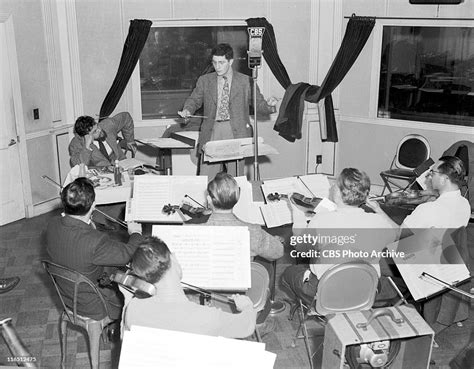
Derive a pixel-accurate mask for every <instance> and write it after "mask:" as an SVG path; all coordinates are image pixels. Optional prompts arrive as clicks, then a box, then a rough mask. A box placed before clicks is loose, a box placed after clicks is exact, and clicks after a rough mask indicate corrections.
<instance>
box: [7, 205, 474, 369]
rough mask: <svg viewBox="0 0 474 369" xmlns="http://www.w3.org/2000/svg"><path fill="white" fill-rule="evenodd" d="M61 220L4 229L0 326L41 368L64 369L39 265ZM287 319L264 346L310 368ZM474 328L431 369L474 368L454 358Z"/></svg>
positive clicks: (79, 348)
mask: <svg viewBox="0 0 474 369" xmlns="http://www.w3.org/2000/svg"><path fill="white" fill-rule="evenodd" d="M56 214H59V211H55V212H52V213H48V214H45V215H42V216H39V217H36V218H32V219H23V220H21V221H18V222H15V223H12V224H9V225H6V226H3V227H0V276H1V277H8V276H20V277H21V282H20V284H19V285H18V286H17V287H16V288H15V289H14V290H13V291H11V292H9V293H6V294H2V295H0V320H1V319H5V318H8V317H11V318H13V322H14V324H15V327H16V331H17V333H18V335H19V336H20V337H21V339H22V341H23V342H24V343H25V345H26V346H27V347H28V350H29V351H30V353H31V354H32V356H34V357H35V358H36V361H37V364H38V367H40V368H59V367H60V346H59V340H58V314H59V301H58V300H57V298H56V295H55V291H54V290H53V287H52V285H51V282H50V280H49V279H48V277H47V276H46V274H45V272H44V271H43V268H42V266H41V263H40V260H41V259H43V258H46V254H45V248H44V247H45V245H44V242H43V239H42V231H43V230H44V229H45V227H46V224H47V222H48V220H49V219H50V218H51V217H52V216H54V215H56ZM115 236H117V237H121V234H119V233H116V234H115ZM285 261H287V260H283V262H279V264H278V267H277V274H278V275H280V274H281V273H282V271H283V270H284V269H285V267H286V266H287V265H288V264H287V263H285ZM276 294H277V298H283V297H284V295H283V293H282V292H281V291H280V290H279V289H278V288H277V293H276ZM471 310H472V309H471ZM287 318H288V308H287V309H286V311H285V312H283V313H280V314H278V315H275V316H274V317H270V318H269V319H270V320H272V321H273V322H272V324H271V325H272V327H273V328H272V329H271V331H270V332H269V333H268V334H266V335H265V336H264V337H263V341H264V342H265V343H266V345H267V350H269V351H272V352H274V353H276V354H277V360H276V364H275V368H282V369H283V368H307V367H309V365H308V361H307V356H306V351H305V348H304V344H303V341H302V340H299V341H298V342H297V346H296V347H292V341H293V336H294V333H295V331H296V327H297V321H298V320H297V318H295V320H294V321H292V322H290V321H289V320H288V319H287ZM312 327H313V329H312V331H313V333H315V334H316V335H320V337H319V338H315V339H314V344H315V345H319V343H320V342H321V340H322V337H323V336H322V335H323V329H322V328H321V327H320V326H317V325H312ZM473 327H474V323H473V318H472V314H471V318H470V320H469V321H467V322H465V323H464V324H463V326H462V327H458V326H456V325H454V326H452V327H450V328H448V329H446V330H445V331H443V333H442V334H440V335H438V336H437V337H436V340H437V342H438V344H439V346H440V347H439V348H435V349H433V354H432V359H433V360H434V361H435V364H434V365H432V366H430V368H440V369H444V368H456V369H461V368H463V369H464V368H466V369H467V368H474V364H473V362H474V361H472V360H473V357H472V356H474V347H473V348H472V350H471V351H470V354H471V356H470V360H471V361H470V362H469V363H467V362H464V363H463V364H460V366H454V362H453V358H454V357H456V355H457V354H458V353H459V352H460V351H461V349H462V348H463V347H464V346H466V345H467V344H468V343H469V340H471V341H473V337H474V335H473V334H472V331H473ZM10 356H11V354H10V352H9V351H8V348H7V347H6V345H5V344H4V342H2V341H0V365H6V366H8V365H10V366H14V363H12V362H8V357H10ZM118 358H119V347H118V345H114V344H110V343H103V342H102V343H101V356H100V364H101V368H116V367H117V363H118ZM320 360H321V355H319V356H318V355H317V356H316V357H315V362H316V364H317V363H318V362H320ZM204 363H205V362H203V364H204ZM196 367H201V366H200V365H199V362H197V364H196ZM67 368H78V369H79V368H81V369H82V368H90V363H89V356H88V350H87V344H86V341H85V339H84V336H83V335H82V333H81V332H77V331H74V330H72V329H69V333H68V350H67ZM407 369H411V368H407Z"/></svg>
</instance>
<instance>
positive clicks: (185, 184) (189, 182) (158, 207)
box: [131, 175, 207, 223]
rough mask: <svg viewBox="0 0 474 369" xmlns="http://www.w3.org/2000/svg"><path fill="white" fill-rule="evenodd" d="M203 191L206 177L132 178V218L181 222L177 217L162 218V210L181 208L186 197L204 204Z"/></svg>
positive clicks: (147, 176)
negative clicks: (178, 206)
mask: <svg viewBox="0 0 474 369" xmlns="http://www.w3.org/2000/svg"><path fill="white" fill-rule="evenodd" d="M206 188H207V176H154V175H143V176H135V178H134V185H133V199H132V204H131V210H132V213H131V216H132V218H133V219H134V220H135V221H157V222H170V223H171V222H182V219H181V217H180V216H179V214H178V213H174V214H171V215H168V214H163V212H162V210H163V206H164V205H167V204H171V205H180V204H181V203H182V202H183V201H184V200H186V199H185V195H188V196H190V197H192V198H193V199H195V200H196V201H198V202H199V203H201V204H204V202H205V193H206V192H205V191H206ZM192 205H193V206H195V205H196V204H192Z"/></svg>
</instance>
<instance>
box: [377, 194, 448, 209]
mask: <svg viewBox="0 0 474 369" xmlns="http://www.w3.org/2000/svg"><path fill="white" fill-rule="evenodd" d="M438 197H439V193H438V191H436V190H419V191H418V190H410V191H399V192H391V193H389V194H387V195H385V196H381V197H378V198H375V199H374V200H376V201H378V200H383V201H384V202H385V204H386V205H419V204H422V203H424V202H428V201H434V200H436V199H437V198H438Z"/></svg>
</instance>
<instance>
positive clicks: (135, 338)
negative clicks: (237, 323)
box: [119, 325, 276, 369]
mask: <svg viewBox="0 0 474 369" xmlns="http://www.w3.org/2000/svg"><path fill="white" fill-rule="evenodd" d="M183 348H186V350H185V353H186V354H185V355H183V352H184V351H183ZM236 353H238V354H236ZM275 359H276V354H274V353H271V352H268V351H265V344H264V343H260V342H250V341H243V340H235V339H229V338H223V337H213V336H205V335H200V334H194V333H187V332H179V331H170V330H164V329H157V328H147V327H140V326H135V325H134V326H132V327H131V330H130V331H125V332H124V337H123V342H122V349H121V353H120V363H119V369H129V368H130V369H132V368H133V369H137V368H150V369H151V368H165V369H168V368H177V369H178V368H193V367H196V360H205V366H206V368H210V369H213V368H214V369H215V368H219V369H220V368H235V369H240V368H254V369H257V368H258V369H269V368H273V365H274V364H275Z"/></svg>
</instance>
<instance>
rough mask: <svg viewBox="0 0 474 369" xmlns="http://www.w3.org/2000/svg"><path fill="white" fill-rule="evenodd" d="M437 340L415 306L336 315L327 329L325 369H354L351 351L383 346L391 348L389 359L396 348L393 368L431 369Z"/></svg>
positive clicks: (330, 320)
mask: <svg viewBox="0 0 474 369" xmlns="http://www.w3.org/2000/svg"><path fill="white" fill-rule="evenodd" d="M433 339H434V332H433V330H432V329H431V328H430V326H429V325H428V324H427V323H426V322H425V321H424V320H423V318H422V317H421V316H420V315H419V314H418V312H417V311H416V310H415V308H413V307H411V306H407V305H404V306H398V307H389V308H384V309H373V310H368V311H354V312H349V313H342V314H336V315H334V316H333V317H332V318H330V319H329V321H328V324H327V326H326V330H325V334H324V351H323V361H322V369H335V368H338V369H347V368H350V366H349V365H348V363H350V362H351V360H353V354H351V355H350V356H349V354H350V353H351V352H352V353H353V352H359V353H360V354H362V353H363V352H364V350H365V349H364V346H372V347H377V346H383V345H385V346H386V347H387V346H390V349H389V350H388V357H390V355H392V356H393V354H394V352H391V353H390V350H395V348H396V351H395V352H396V353H397V354H396V356H395V357H393V358H392V361H391V362H392V364H391V365H390V369H403V368H410V369H422V368H423V369H427V368H429V365H430V358H431V348H432V344H433ZM375 351H376V352H377V350H375ZM376 355H377V354H374V353H373V352H372V356H370V355H367V356H368V357H372V358H374V357H375V358H376V359H377V356H376ZM349 359H351V360H349ZM352 362H353V361H352ZM359 362H361V361H359ZM369 362H370V361H369ZM367 365H368V364H367ZM374 367H377V366H376V365H374Z"/></svg>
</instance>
